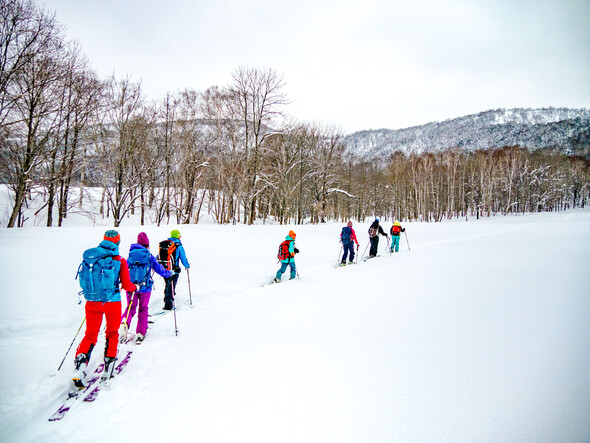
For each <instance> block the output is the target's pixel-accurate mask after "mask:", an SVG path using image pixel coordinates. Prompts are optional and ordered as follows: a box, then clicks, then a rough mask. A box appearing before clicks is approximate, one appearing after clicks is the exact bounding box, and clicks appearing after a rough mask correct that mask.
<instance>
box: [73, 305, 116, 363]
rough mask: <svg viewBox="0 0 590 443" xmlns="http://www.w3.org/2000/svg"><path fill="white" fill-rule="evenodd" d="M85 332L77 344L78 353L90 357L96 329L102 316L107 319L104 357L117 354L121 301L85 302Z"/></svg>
mask: <svg viewBox="0 0 590 443" xmlns="http://www.w3.org/2000/svg"><path fill="white" fill-rule="evenodd" d="M85 309H86V333H85V335H84V338H83V339H82V341H81V342H80V344H79V345H78V350H77V351H76V355H78V354H86V355H88V358H89V359H90V353H91V352H92V349H93V348H94V346H95V345H96V340H97V338H98V331H99V330H100V325H101V324H102V316H103V315H104V316H105V317H106V319H107V329H106V331H105V337H106V344H105V350H104V355H105V357H116V356H117V345H118V344H119V324H120V323H121V302H120V301H112V302H101V301H87V302H86V308H85Z"/></svg>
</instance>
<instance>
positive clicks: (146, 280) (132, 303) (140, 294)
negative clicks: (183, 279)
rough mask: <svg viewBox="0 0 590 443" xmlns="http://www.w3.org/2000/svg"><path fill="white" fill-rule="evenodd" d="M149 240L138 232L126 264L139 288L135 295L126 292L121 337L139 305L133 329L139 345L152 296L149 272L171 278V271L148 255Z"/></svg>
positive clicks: (152, 282) (146, 322) (152, 281)
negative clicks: (135, 324)
mask: <svg viewBox="0 0 590 443" xmlns="http://www.w3.org/2000/svg"><path fill="white" fill-rule="evenodd" d="M149 248H150V240H149V238H148V236H147V234H146V233H145V232H140V233H139V235H138V236H137V243H133V244H132V245H131V247H130V248H129V258H128V259H127V264H128V265H129V275H130V277H131V281H132V282H133V283H135V284H137V285H138V286H139V288H138V290H137V292H135V294H134V293H133V292H129V291H127V307H126V308H125V312H124V314H123V316H122V317H121V331H120V332H121V334H120V335H121V336H122V337H126V336H127V330H128V328H129V325H130V324H131V320H132V319H133V316H134V315H135V310H136V309H137V306H138V305H139V311H138V312H137V327H136V329H135V331H136V333H137V335H136V341H137V342H138V343H141V342H142V341H143V339H144V338H145V334H146V332H147V328H148V307H149V303H150V296H151V295H152V285H153V284H154V280H153V279H152V273H151V271H152V270H154V271H156V272H157V273H158V274H159V275H161V276H162V277H164V278H165V279H166V278H169V277H171V276H172V271H168V270H166V269H164V267H163V266H162V265H161V264H160V263H158V261H157V260H156V257H154V256H153V255H152V254H150V249H149Z"/></svg>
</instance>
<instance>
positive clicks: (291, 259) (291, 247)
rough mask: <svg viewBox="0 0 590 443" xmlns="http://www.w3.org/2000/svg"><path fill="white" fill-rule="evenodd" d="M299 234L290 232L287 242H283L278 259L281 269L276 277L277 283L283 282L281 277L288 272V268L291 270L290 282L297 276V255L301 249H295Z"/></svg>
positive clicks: (286, 238)
mask: <svg viewBox="0 0 590 443" xmlns="http://www.w3.org/2000/svg"><path fill="white" fill-rule="evenodd" d="M296 237H297V234H295V232H293V231H289V235H287V236H286V237H285V241H283V242H282V243H281V244H280V246H279V254H278V259H279V260H280V262H281V269H279V270H278V271H277V275H276V276H275V280H274V281H275V283H280V282H281V277H282V276H283V273H284V272H285V271H286V270H287V266H290V268H291V275H290V277H291V278H290V279H289V280H293V279H294V278H295V276H296V275H297V269H296V268H295V254H298V253H299V249H297V248H296V247H295V238H296Z"/></svg>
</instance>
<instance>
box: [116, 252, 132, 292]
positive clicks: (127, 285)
mask: <svg viewBox="0 0 590 443" xmlns="http://www.w3.org/2000/svg"><path fill="white" fill-rule="evenodd" d="M113 260H117V261H118V262H120V263H121V270H120V271H119V279H120V280H121V285H123V289H125V290H126V291H129V292H133V291H135V290H136V289H137V288H136V287H135V285H134V284H133V283H131V277H130V276H129V266H127V260H125V258H124V257H121V256H120V255H115V256H114V257H113Z"/></svg>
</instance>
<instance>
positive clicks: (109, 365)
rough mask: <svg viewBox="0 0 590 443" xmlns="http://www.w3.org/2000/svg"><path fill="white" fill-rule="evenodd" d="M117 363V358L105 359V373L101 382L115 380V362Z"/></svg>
mask: <svg viewBox="0 0 590 443" xmlns="http://www.w3.org/2000/svg"><path fill="white" fill-rule="evenodd" d="M116 361H117V357H105V358H104V371H103V373H102V376H101V377H100V380H101V381H103V382H105V381H107V380H110V379H111V378H113V371H114V370H115V362H116Z"/></svg>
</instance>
